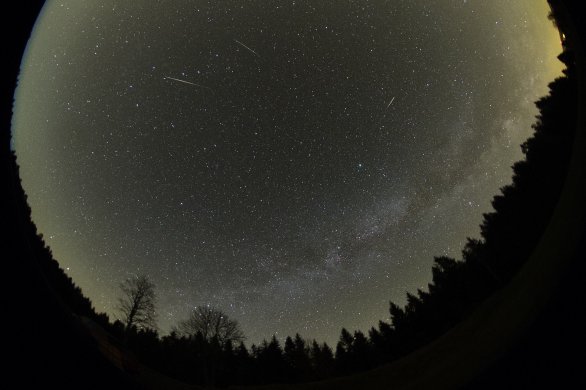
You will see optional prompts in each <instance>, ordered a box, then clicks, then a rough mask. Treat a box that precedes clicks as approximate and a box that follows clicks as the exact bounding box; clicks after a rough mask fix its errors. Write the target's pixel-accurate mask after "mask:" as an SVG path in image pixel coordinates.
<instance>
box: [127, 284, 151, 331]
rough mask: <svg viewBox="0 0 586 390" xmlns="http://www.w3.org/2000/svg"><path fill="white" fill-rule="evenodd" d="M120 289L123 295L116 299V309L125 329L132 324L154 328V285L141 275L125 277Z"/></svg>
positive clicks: (138, 326)
mask: <svg viewBox="0 0 586 390" xmlns="http://www.w3.org/2000/svg"><path fill="white" fill-rule="evenodd" d="M120 289H121V290H122V293H123V295H122V297H120V298H119V300H118V311H119V312H120V313H121V318H120V321H122V323H123V324H124V329H125V331H126V332H127V331H128V330H129V329H130V328H132V327H133V326H136V327H137V328H151V329H156V327H157V324H156V314H155V299H156V296H155V285H154V284H153V283H152V282H151V281H150V280H149V279H148V278H147V277H146V276H144V275H141V276H138V277H136V278H128V279H126V280H125V281H124V282H122V283H121V284H120Z"/></svg>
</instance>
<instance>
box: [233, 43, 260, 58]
mask: <svg viewBox="0 0 586 390" xmlns="http://www.w3.org/2000/svg"><path fill="white" fill-rule="evenodd" d="M234 42H236V43H237V44H239V45H240V46H242V47H243V48H245V49H246V50H248V51H249V52H251V53H253V54H254V55H255V56H257V57H258V58H260V56H259V55H258V53H257V52H255V51H254V50H252V49H251V48H250V47H248V46H246V45H245V44H244V43H242V42H240V41H239V40H238V39H234Z"/></svg>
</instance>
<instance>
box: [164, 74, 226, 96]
mask: <svg viewBox="0 0 586 390" xmlns="http://www.w3.org/2000/svg"><path fill="white" fill-rule="evenodd" d="M163 78H164V79H167V80H174V81H177V82H180V83H183V84H189V85H193V86H195V87H199V88H205V89H209V90H210V91H212V93H214V90H213V89H211V88H210V87H206V86H205V85H201V84H196V83H192V82H191V81H186V80H181V79H176V78H175V77H169V76H165V77H163Z"/></svg>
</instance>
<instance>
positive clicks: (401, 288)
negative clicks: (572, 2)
mask: <svg viewBox="0 0 586 390" xmlns="http://www.w3.org/2000/svg"><path fill="white" fill-rule="evenodd" d="M547 12H548V6H547V3H546V2H545V1H535V0H522V1H521V0H516V1H509V0H494V1H490V2H488V1H483V0H468V1H466V0H464V1H462V0H458V1H456V0H453V1H452V0H446V1H423V0H404V1H401V0H398V1H382V0H381V1H286V2H285V1H271V2H267V1H259V0H255V1H248V2H243V1H233V0H229V1H223V2H215V1H209V2H208V1H188V0H174V1H172V0H161V1H153V0H149V1H146V0H142V1H132V2H128V1H111V0H104V1H99V2H96V1H90V0H75V1H74V0H67V1H65V0H63V1H57V0H49V1H47V3H46V5H45V8H44V10H43V12H42V14H41V16H40V18H39V20H38V22H37V25H36V26H35V30H34V31H33V34H32V37H31V40H30V42H29V46H28V49H27V53H26V55H25V57H24V59H23V63H22V73H21V76H20V80H19V87H18V90H17V92H16V103H15V114H14V119H13V136H14V139H13V147H14V149H15V151H16V153H17V157H18V163H19V165H20V167H21V177H22V181H23V186H24V188H25V190H26V192H27V195H28V199H29V203H30V205H31V207H32V211H33V220H34V222H35V223H36V224H37V226H38V228H39V231H40V232H41V233H43V235H44V237H45V240H46V242H47V244H48V245H49V246H50V247H51V248H52V250H53V253H54V256H55V258H56V259H57V260H58V261H59V263H60V264H61V265H62V267H63V268H64V269H66V271H67V273H68V274H69V275H70V276H72V278H73V280H74V281H75V282H76V283H77V284H78V285H79V286H80V287H81V288H82V290H83V292H84V293H85V294H86V295H88V296H89V297H90V299H91V300H92V301H93V303H94V305H95V307H96V309H97V310H98V311H105V312H107V313H109V314H110V315H111V316H112V317H114V318H115V310H114V308H115V304H116V298H117V296H118V294H119V290H118V284H119V283H120V282H121V281H122V280H123V279H125V278H127V277H129V276H132V275H136V274H146V275H147V276H148V277H150V278H151V279H152V280H153V281H154V283H155V284H156V286H157V294H158V297H159V298H158V305H157V307H158V317H159V321H158V323H159V327H160V330H161V333H166V332H168V331H169V330H170V328H171V327H172V326H173V325H174V324H176V323H177V322H178V321H179V320H181V319H183V318H185V317H186V316H187V313H188V311H189V310H190V308H192V307H193V306H196V305H201V304H211V305H214V306H216V307H218V308H220V309H222V310H223V311H225V312H226V313H227V314H229V315H230V316H231V317H233V318H235V319H237V320H238V321H239V322H240V324H241V325H242V327H243V330H244V332H245V333H246V335H247V336H248V342H249V343H253V342H254V343H256V342H258V341H259V340H261V339H262V338H269V337H271V336H272V335H273V334H277V336H278V337H284V336H286V335H292V334H294V333H296V332H299V333H300V334H301V335H302V336H304V337H307V338H316V339H318V340H325V341H328V342H329V343H333V342H335V340H336V339H337V338H338V336H339V332H340V329H341V328H342V327H343V326H344V327H346V328H348V329H350V330H355V329H361V330H363V331H367V330H368V328H370V327H371V326H373V325H376V324H377V322H378V320H381V319H383V320H385V319H387V317H388V302H389V300H393V301H395V302H397V303H403V302H404V297H405V292H407V291H415V289H417V288H425V286H426V285H427V283H428V282H429V281H430V277H431V264H432V261H433V257H434V256H438V255H450V256H454V257H458V256H459V251H460V250H461V248H462V246H463V244H464V242H465V239H466V237H467V236H477V235H478V232H479V229H478V225H479V223H480V222H481V218H482V213H483V212H487V211H489V210H490V199H491V198H492V196H493V195H495V194H496V193H497V192H498V189H499V188H500V187H502V186H503V185H505V184H507V183H509V182H510V176H511V174H512V171H511V169H510V166H511V165H512V163H513V162H514V161H516V160H518V159H520V158H521V152H520V147H519V145H520V144H521V143H522V142H523V141H524V140H525V139H526V138H527V137H528V136H529V135H530V134H531V124H532V123H533V122H534V116H535V115H536V110H535V108H534V105H533V101H535V100H536V99H537V98H538V97H539V96H542V95H544V94H545V93H546V92H547V83H548V82H549V81H551V80H553V79H554V77H556V76H557V75H559V74H560V71H561V64H560V63H559V62H558V61H557V59H556V56H557V55H558V54H559V52H560V51H561V46H560V42H559V35H558V34H557V31H556V30H555V28H554V27H553V25H552V24H551V23H550V22H549V21H548V20H547Z"/></svg>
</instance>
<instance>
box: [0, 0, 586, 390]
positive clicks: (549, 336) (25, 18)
mask: <svg viewBox="0 0 586 390" xmlns="http://www.w3.org/2000/svg"><path fill="white" fill-rule="evenodd" d="M560 2H561V3H563V4H564V5H565V6H566V7H567V10H568V12H567V15H568V16H569V18H570V20H572V21H574V23H573V28H574V31H573V32H572V37H571V39H572V44H573V45H574V47H575V49H576V52H577V55H578V56H577V57H578V58H577V61H578V70H579V75H580V99H581V100H580V118H579V121H578V122H579V129H578V131H577V136H576V141H575V150H574V155H573V161H572V165H571V168H570V171H569V176H568V182H567V184H566V188H565V189H564V192H563V195H562V197H561V198H560V204H559V206H558V208H557V210H556V213H555V216H554V219H553V220H552V223H551V225H550V226H549V228H548V230H547V231H546V232H545V234H544V237H543V240H542V242H541V244H540V246H539V247H538V248H537V249H536V252H535V253H534V255H533V256H532V258H531V259H530V260H529V261H528V263H527V265H526V266H525V267H524V268H523V269H522V270H521V272H520V273H519V275H518V276H517V277H516V278H515V279H514V280H513V282H512V283H511V284H510V285H509V286H507V287H506V288H504V289H503V290H501V291H499V292H498V293H497V294H495V296H493V297H492V298H491V299H489V300H488V301H487V302H485V303H484V304H483V305H482V306H481V307H480V308H479V309H478V310H477V311H476V312H475V313H474V314H473V315H472V316H471V317H470V318H469V319H468V320H466V321H465V322H463V323H462V324H460V325H458V326H457V327H455V328H454V329H453V330H452V331H450V332H448V333H447V334H445V335H444V336H443V337H441V338H440V339H438V340H436V341H435V342H433V343H431V344H430V345H428V346H426V347H424V348H422V349H421V350H419V351H417V352H415V353H413V354H411V355H408V356H406V357H405V358H403V359H401V360H399V361H396V362H394V363H391V364H388V365H386V366H382V367H379V368H377V369H375V370H372V371H370V372H366V373H362V374H358V375H355V376H352V377H348V378H339V379H334V380H330V381H327V382H322V383H310V384H306V385H302V386H298V387H301V388H323V389H325V388H328V389H330V388H331V389H334V388H335V389H339V388H348V389H350V388H352V389H354V388H392V389H419V388H434V389H441V388H466V389H494V388H501V389H509V388H511V389H513V388H515V389H519V388H521V389H525V388H536V389H541V388H586V375H585V374H586V351H585V348H586V334H585V332H584V329H586V294H585V292H584V286H586V266H585V264H586V201H585V200H586V190H585V187H586V118H585V117H584V116H585V115H586V104H585V103H586V81H585V79H586V59H585V55H584V54H585V52H584V46H582V42H586V39H584V38H585V37H586V34H585V26H584V24H583V23H582V21H583V16H584V15H583V14H581V13H580V10H579V7H578V5H579V4H580V3H581V1H579V0H561V1H560ZM13 3H15V4H11V5H2V6H0V7H1V9H0V10H1V12H0V15H1V16H0V17H1V18H2V20H1V21H0V22H1V23H0V26H1V28H2V35H3V40H2V67H3V69H4V72H3V74H2V85H1V99H2V100H1V117H0V126H1V127H2V132H1V137H2V148H1V153H2V154H1V158H2V162H1V163H0V172H1V174H2V182H3V183H8V182H10V181H11V180H13V177H12V173H11V171H10V170H9V169H8V168H9V166H8V164H7V163H6V161H7V159H8V142H9V139H8V133H9V129H10V116H11V112H10V110H11V105H12V95H13V91H14V80H15V79H16V75H17V73H18V66H19V63H20V58H21V56H22V51H23V49H24V45H25V44H26V40H27V39H28V36H29V34H30V30H31V28H32V25H33V23H34V20H35V18H36V15H37V13H38V10H39V9H40V6H41V5H42V1H38V0H28V1H26V2H13ZM16 3H19V4H22V5H17V4H16ZM2 190H3V191H2V193H3V195H4V197H3V198H2V202H1V205H2V214H1V220H2V224H3V227H4V228H5V229H3V233H2V235H1V236H2V241H1V243H2V247H1V249H0V258H1V261H2V268H0V269H1V270H2V272H1V273H0V274H1V275H2V277H1V279H0V280H1V283H0V285H1V286H2V293H1V294H0V297H1V301H0V302H1V304H2V305H1V309H2V311H1V313H2V317H1V323H2V330H3V331H2V334H1V337H2V338H3V340H2V344H1V345H2V348H1V349H0V353H1V354H2V361H3V362H4V363H2V365H1V366H0V387H2V388H41V387H42V388H53V387H55V388H61V389H65V388H75V389H89V388H100V389H108V388H125V389H134V388H169V389H172V388H188V387H186V386H183V385H181V384H180V383H178V382H175V381H171V380H169V379H167V378H165V377H163V376H161V375H158V374H156V373H153V372H151V371H149V370H147V369H145V368H144V367H142V366H140V365H136V366H134V368H133V369H132V370H128V369H120V367H119V365H117V364H115V362H113V361H112V358H111V356H110V357H109V358H106V357H105V356H104V354H103V353H101V352H100V345H99V343H98V342H96V339H95V338H94V337H92V336H91V335H90V333H89V332H88V331H87V328H86V327H84V326H83V325H82V324H81V323H80V322H79V321H78V320H77V319H76V318H75V317H74V316H72V315H71V314H70V313H68V312H67V310H66V309H65V308H64V307H63V306H62V305H61V304H60V302H59V301H58V300H57V298H56V297H55V296H54V295H53V293H52V291H51V289H50V288H49V286H47V284H46V283H45V280H44V278H43V275H42V274H40V273H39V271H38V270H37V269H36V268H35V266H34V263H32V262H31V261H30V257H29V250H28V248H27V244H26V242H24V241H23V238H22V237H21V236H20V235H19V234H18V224H19V219H18V212H17V210H16V209H15V208H14V207H13V205H12V204H11V203H10V190H9V186H7V185H3V186H2ZM275 387H279V388H286V387H293V386H275Z"/></svg>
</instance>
